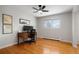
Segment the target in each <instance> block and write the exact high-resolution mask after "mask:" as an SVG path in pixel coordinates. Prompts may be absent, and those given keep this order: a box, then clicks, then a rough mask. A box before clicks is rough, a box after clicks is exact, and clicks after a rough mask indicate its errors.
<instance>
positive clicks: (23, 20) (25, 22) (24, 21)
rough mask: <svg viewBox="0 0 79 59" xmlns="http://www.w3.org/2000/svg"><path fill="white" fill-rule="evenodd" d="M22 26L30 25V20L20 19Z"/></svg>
mask: <svg viewBox="0 0 79 59" xmlns="http://www.w3.org/2000/svg"><path fill="white" fill-rule="evenodd" d="M19 22H20V24H27V25H29V24H30V20H26V19H19Z"/></svg>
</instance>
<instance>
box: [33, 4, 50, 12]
mask: <svg viewBox="0 0 79 59" xmlns="http://www.w3.org/2000/svg"><path fill="white" fill-rule="evenodd" d="M45 8H46V6H45V5H38V8H35V7H33V9H34V10H36V11H35V12H34V13H36V12H39V11H41V12H48V10H44V9H45Z"/></svg>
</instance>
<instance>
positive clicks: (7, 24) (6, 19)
mask: <svg viewBox="0 0 79 59" xmlns="http://www.w3.org/2000/svg"><path fill="white" fill-rule="evenodd" d="M12 32H13V29H12V16H11V15H7V14H2V33H3V34H11V33H12Z"/></svg>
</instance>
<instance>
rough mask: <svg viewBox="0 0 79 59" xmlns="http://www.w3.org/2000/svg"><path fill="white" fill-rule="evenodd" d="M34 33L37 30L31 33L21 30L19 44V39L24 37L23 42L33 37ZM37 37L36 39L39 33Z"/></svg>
mask: <svg viewBox="0 0 79 59" xmlns="http://www.w3.org/2000/svg"><path fill="white" fill-rule="evenodd" d="M33 34H36V32H33V33H29V32H19V33H18V34H17V38H18V44H19V40H20V39H22V40H23V42H24V41H25V40H27V39H28V38H31V39H32V36H33ZM35 37H36V38H35V39H37V35H36V36H35Z"/></svg>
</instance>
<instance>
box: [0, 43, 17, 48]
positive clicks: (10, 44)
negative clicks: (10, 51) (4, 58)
mask: <svg viewBox="0 0 79 59" xmlns="http://www.w3.org/2000/svg"><path fill="white" fill-rule="evenodd" d="M15 44H17V42H15V43H11V44H7V45H4V46H1V47H0V49H3V48H6V47H9V46H13V45H15Z"/></svg>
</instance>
